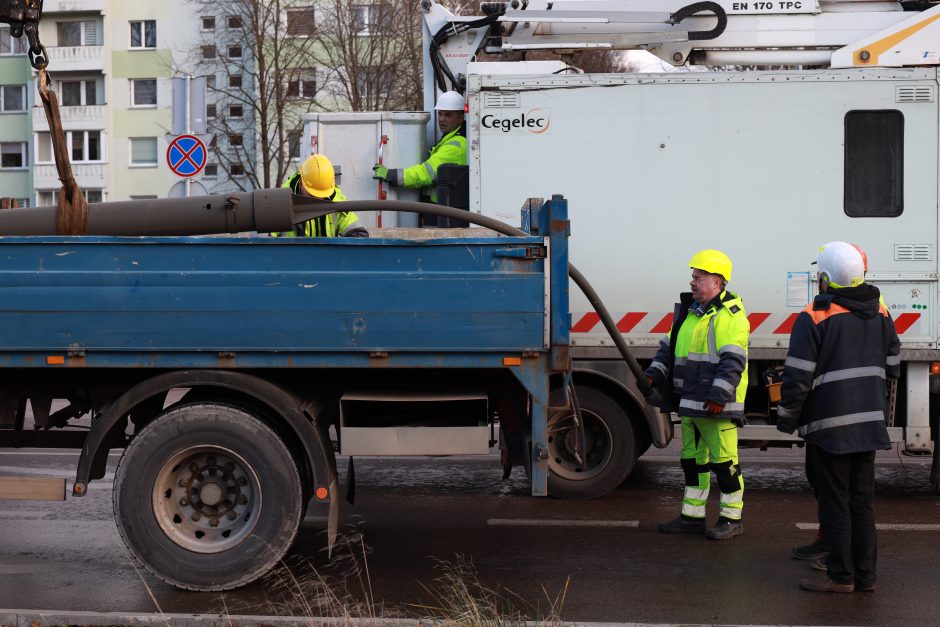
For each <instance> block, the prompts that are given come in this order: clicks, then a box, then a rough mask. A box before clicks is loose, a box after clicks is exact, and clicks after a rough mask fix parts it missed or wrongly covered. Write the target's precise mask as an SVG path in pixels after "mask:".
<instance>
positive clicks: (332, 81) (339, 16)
mask: <svg viewBox="0 0 940 627" xmlns="http://www.w3.org/2000/svg"><path fill="white" fill-rule="evenodd" d="M317 7H318V11H319V14H318V18H317V35H316V41H317V44H318V45H317V46H316V47H315V48H314V49H313V51H312V55H313V56H312V58H313V60H314V61H315V62H316V64H317V66H318V67H320V68H321V70H322V71H323V72H324V73H325V75H326V79H325V81H324V89H325V90H326V91H327V92H329V96H330V97H331V98H332V101H333V106H335V107H336V108H337V109H349V110H352V111H389V110H415V109H416V108H420V106H421V101H422V99H421V22H420V19H421V17H420V13H419V12H418V10H417V7H416V6H415V3H414V2H413V1H412V0H371V3H369V2H368V0H367V1H366V2H365V3H363V2H360V1H352V0H322V1H321V2H319V3H318V5H317Z"/></svg>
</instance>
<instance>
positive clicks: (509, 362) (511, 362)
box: [503, 357, 522, 366]
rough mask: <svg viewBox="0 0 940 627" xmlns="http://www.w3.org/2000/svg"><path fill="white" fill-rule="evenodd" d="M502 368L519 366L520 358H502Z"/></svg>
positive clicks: (520, 363)
mask: <svg viewBox="0 0 940 627" xmlns="http://www.w3.org/2000/svg"><path fill="white" fill-rule="evenodd" d="M503 365H504V366H521V365H522V358H521V357H503Z"/></svg>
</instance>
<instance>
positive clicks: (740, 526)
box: [705, 518, 744, 540]
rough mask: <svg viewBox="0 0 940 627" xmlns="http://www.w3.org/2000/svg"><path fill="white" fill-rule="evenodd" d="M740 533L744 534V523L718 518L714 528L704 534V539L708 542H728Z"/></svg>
mask: <svg viewBox="0 0 940 627" xmlns="http://www.w3.org/2000/svg"><path fill="white" fill-rule="evenodd" d="M742 533H744V523H743V522H741V521H740V520H729V519H727V518H719V519H718V522H717V523H715V526H714V527H712V528H711V529H709V530H708V533H706V534H705V537H706V538H708V539H709V540H730V539H731V538H733V537H735V536H739V535H741V534H742Z"/></svg>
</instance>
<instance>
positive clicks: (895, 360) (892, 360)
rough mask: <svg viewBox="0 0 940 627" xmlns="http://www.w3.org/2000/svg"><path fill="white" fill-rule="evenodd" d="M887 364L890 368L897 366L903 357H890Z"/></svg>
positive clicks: (886, 360) (886, 361)
mask: <svg viewBox="0 0 940 627" xmlns="http://www.w3.org/2000/svg"><path fill="white" fill-rule="evenodd" d="M885 363H887V364H888V365H889V366H897V365H898V364H900V363H901V356H900V355H888V358H887V359H885Z"/></svg>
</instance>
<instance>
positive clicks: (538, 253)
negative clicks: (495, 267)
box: [495, 246, 547, 259]
mask: <svg viewBox="0 0 940 627" xmlns="http://www.w3.org/2000/svg"><path fill="white" fill-rule="evenodd" d="M495 255H496V256H497V257H514V258H517V259H545V257H546V256H547V255H546V251H545V247H544V246H524V247H522V248H504V249H503V250H497V251H496V253H495Z"/></svg>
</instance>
